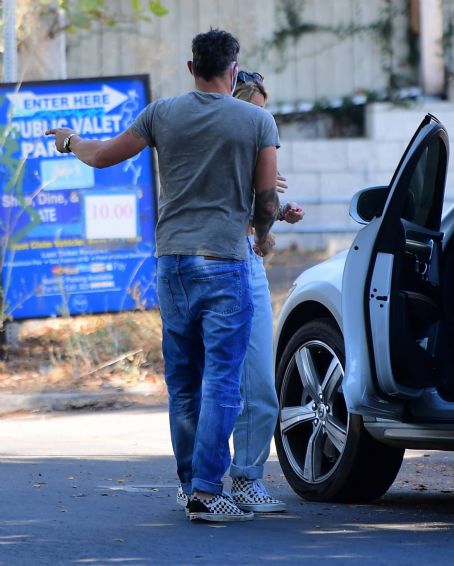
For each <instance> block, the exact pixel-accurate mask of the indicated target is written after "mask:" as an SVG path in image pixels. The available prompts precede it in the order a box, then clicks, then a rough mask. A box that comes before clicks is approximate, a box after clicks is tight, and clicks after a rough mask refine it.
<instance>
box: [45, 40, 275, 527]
mask: <svg viewBox="0 0 454 566" xmlns="http://www.w3.org/2000/svg"><path fill="white" fill-rule="evenodd" d="M238 52H239V44H238V42H237V40H236V39H235V38H234V37H233V36H232V35H230V34H229V33H227V32H225V31H221V30H210V31H209V32H207V33H204V34H199V35H198V36H196V37H195V38H194V40H193V42H192V53H193V60H192V61H189V62H188V68H189V70H190V72H191V73H192V74H193V75H194V80H195V90H193V91H192V92H190V93H188V94H186V95H183V96H180V97H176V98H171V99H167V100H158V101H157V102H154V103H153V104H151V105H150V106H148V107H147V108H146V109H145V110H144V111H143V112H142V114H141V115H140V116H139V117H138V118H137V120H136V121H135V122H134V124H133V125H132V126H131V127H130V128H129V129H128V130H127V131H126V132H123V133H122V134H120V135H118V136H117V137H115V138H113V139H111V140H105V141H100V140H84V139H82V138H81V137H80V136H79V135H78V134H77V132H74V131H73V130H70V129H68V128H57V129H52V130H49V131H48V132H47V134H50V135H55V137H56V142H55V143H56V146H57V149H58V150H59V151H61V152H63V153H65V152H66V153H67V152H73V153H74V154H75V155H76V156H77V157H78V158H79V159H80V160H81V161H83V162H84V163H86V164H88V165H91V166H93V167H107V166H110V165H115V164H116V163H119V162H121V161H124V160H126V159H129V158H130V157H132V156H134V155H136V154H137V153H138V152H139V151H142V149H144V148H145V147H146V145H150V146H152V147H155V148H156V150H157V152H158V158H159V169H160V176H161V191H160V195H159V214H158V225H157V254H158V274H157V275H158V297H159V306H160V311H161V317H162V322H163V329H162V334H163V345H162V347H163V354H164V366H165V379H166V383H167V388H168V392H169V417H170V431H171V437H172V445H173V450H174V454H175V458H176V461H177V471H178V476H179V478H180V481H181V489H182V491H183V492H184V494H186V495H187V496H189V501H188V504H187V507H186V514H187V516H188V517H189V519H191V520H192V519H202V520H207V521H246V520H249V519H252V518H253V513H252V512H244V511H241V510H240V509H239V508H238V507H237V506H236V505H235V503H234V502H233V501H232V500H231V499H230V498H229V497H228V496H225V495H224V494H223V489H222V487H223V486H222V477H223V475H224V473H225V472H226V470H227V468H228V466H229V464H230V450H229V437H230V435H231V433H232V430H233V426H234V424H235V420H236V417H237V415H238V413H239V411H240V408H241V396H240V378H241V368H242V364H243V360H244V356H245V353H246V348H247V345H248V341H249V336H250V328H251V318H252V312H253V305H252V296H251V289H250V283H249V281H250V276H249V264H248V261H247V259H246V258H247V255H246V249H245V240H246V238H245V231H246V227H247V224H248V220H249V217H250V214H251V205H252V202H253V200H254V210H253V221H254V228H255V242H256V245H257V247H258V249H259V250H265V249H266V246H267V237H268V233H269V229H270V227H271V225H272V223H273V221H274V218H275V216H276V212H277V209H278V200H277V194H276V189H275V183H276V174H277V171H276V147H277V146H278V145H279V138H278V134H277V129H276V125H275V123H274V120H273V118H272V117H271V115H270V114H268V113H267V112H266V111H264V110H263V109H261V108H258V107H255V106H253V105H252V104H248V103H246V102H242V101H240V100H236V99H233V98H232V97H231V94H232V92H233V90H234V87H235V83H236V77H237V74H238V62H237V57H238Z"/></svg>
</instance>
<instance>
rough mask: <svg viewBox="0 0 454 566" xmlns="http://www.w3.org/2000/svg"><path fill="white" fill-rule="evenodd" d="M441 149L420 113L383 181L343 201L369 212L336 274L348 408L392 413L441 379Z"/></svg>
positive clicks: (444, 147)
mask: <svg viewBox="0 0 454 566" xmlns="http://www.w3.org/2000/svg"><path fill="white" fill-rule="evenodd" d="M448 153H449V142H448V135H447V132H446V130H445V128H444V127H443V125H442V124H441V123H440V122H439V121H438V120H437V119H436V118H435V117H433V116H431V115H427V116H426V117H425V118H424V120H423V121H422V123H421V125H420V126H419V128H418V130H417V131H416V133H415V135H414V136H413V138H412V140H411V142H410V144H409V145H408V147H407V149H406V151H405V153H404V155H403V157H402V159H401V161H400V163H399V165H398V167H397V169H396V171H395V173H394V176H393V178H392V180H391V183H390V185H389V187H382V188H375V189H370V190H369V191H368V190H367V189H366V190H365V191H361V192H360V193H358V195H357V196H356V198H355V197H354V199H353V201H352V208H353V209H354V210H353V213H354V214H357V215H358V214H359V215H361V214H366V213H365V212H364V211H368V212H367V214H370V216H371V218H365V220H366V221H369V223H368V224H367V226H366V227H365V228H363V229H362V230H361V231H360V232H359V233H358V235H357V237H356V238H355V241H354V242H353V244H352V246H351V248H350V251H349V253H348V256H347V260H346V263H345V270H344V276H343V283H342V317H343V324H344V337H345V348H346V368H345V377H344V382H343V390H344V395H345V399H346V401H347V406H348V409H349V410H350V411H351V412H353V413H361V414H362V415H363V416H373V417H383V418H399V417H400V415H401V413H402V407H403V402H404V401H405V400H407V399H411V398H415V397H418V396H420V395H421V394H422V392H423V389H424V388H426V387H436V386H437V385H438V383H439V380H440V379H441V374H442V371H441V366H442V363H441V357H442V351H443V344H444V333H445V330H444V321H443V309H442V305H441V290H440V269H441V265H440V264H441V252H442V240H443V234H442V233H441V232H440V224H441V215H442V206H443V197H444V188H445V180H446V172H447V165H448ZM380 195H381V197H380ZM380 198H381V203H380ZM367 214H366V216H367ZM372 216H374V218H372Z"/></svg>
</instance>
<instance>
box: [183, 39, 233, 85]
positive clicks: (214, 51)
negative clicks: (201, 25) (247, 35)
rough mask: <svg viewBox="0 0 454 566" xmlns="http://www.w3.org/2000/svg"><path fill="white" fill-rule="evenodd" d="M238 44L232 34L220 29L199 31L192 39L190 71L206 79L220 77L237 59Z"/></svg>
mask: <svg viewBox="0 0 454 566" xmlns="http://www.w3.org/2000/svg"><path fill="white" fill-rule="evenodd" d="M239 51H240V44H239V43H238V40H237V39H236V38H235V37H233V35H232V34H230V33H228V32H227V31H223V30H220V29H210V31H208V32H207V33H199V34H198V35H196V36H195V37H194V39H193V40H192V72H193V73H194V76H196V77H202V78H204V79H205V80H206V81H209V80H211V79H212V78H214V77H222V75H223V74H224V73H225V72H226V70H227V67H228V66H229V65H230V64H231V63H232V62H233V61H236V60H237V57H238V53H239Z"/></svg>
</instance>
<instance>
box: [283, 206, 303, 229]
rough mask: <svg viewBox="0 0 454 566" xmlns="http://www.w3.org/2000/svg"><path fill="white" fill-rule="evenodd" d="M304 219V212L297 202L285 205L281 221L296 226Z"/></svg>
mask: <svg viewBox="0 0 454 566" xmlns="http://www.w3.org/2000/svg"><path fill="white" fill-rule="evenodd" d="M303 217H304V210H303V209H302V208H301V207H300V206H298V205H297V204H296V202H288V203H286V204H285V205H284V210H283V215H282V216H281V220H285V222H288V223H289V224H296V222H299V221H300V220H302V219H303Z"/></svg>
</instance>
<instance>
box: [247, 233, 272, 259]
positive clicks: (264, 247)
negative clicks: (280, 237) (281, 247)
mask: <svg viewBox="0 0 454 566" xmlns="http://www.w3.org/2000/svg"><path fill="white" fill-rule="evenodd" d="M275 245H276V238H275V237H274V234H273V233H272V232H268V235H267V237H266V240H265V241H264V242H263V243H261V244H259V243H257V239H256V241H255V244H254V245H253V246H252V249H253V250H254V252H255V253H256V254H257V255H259V256H261V257H264V256H266V255H268V254H269V253H270V251H271V250H272V249H273V248H274V246H275Z"/></svg>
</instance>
